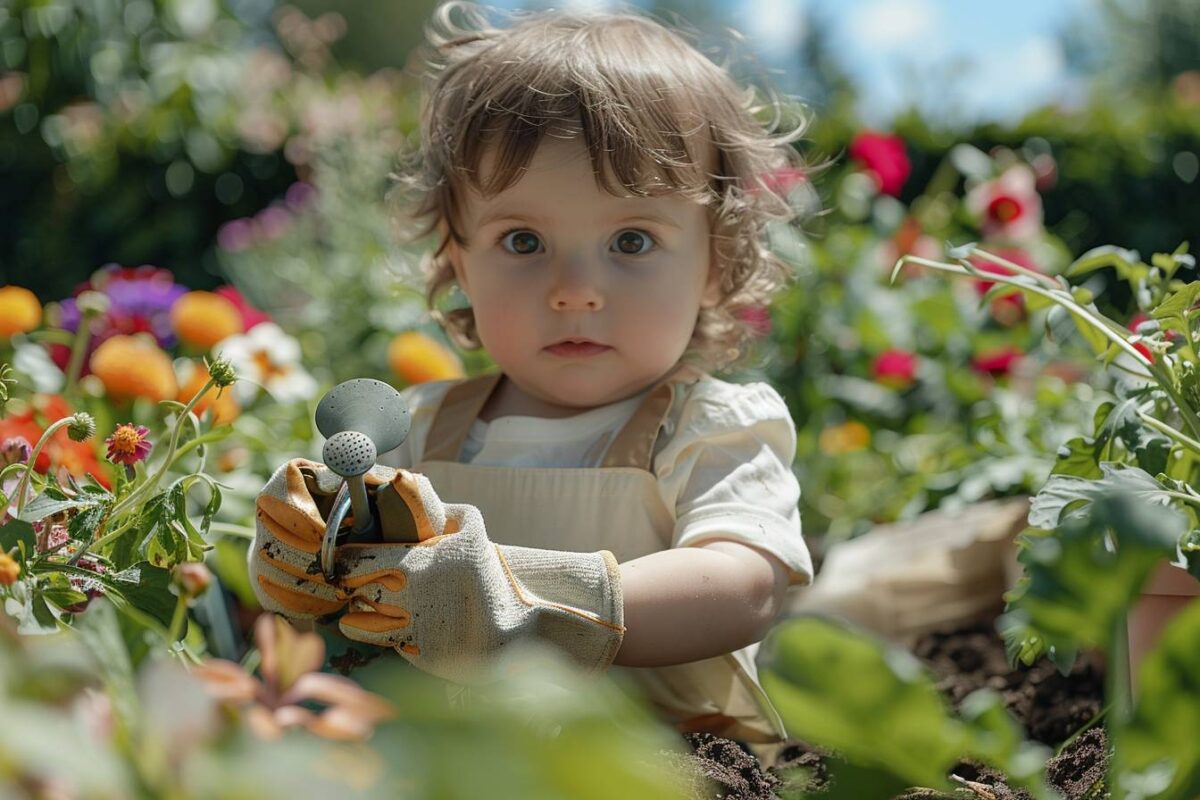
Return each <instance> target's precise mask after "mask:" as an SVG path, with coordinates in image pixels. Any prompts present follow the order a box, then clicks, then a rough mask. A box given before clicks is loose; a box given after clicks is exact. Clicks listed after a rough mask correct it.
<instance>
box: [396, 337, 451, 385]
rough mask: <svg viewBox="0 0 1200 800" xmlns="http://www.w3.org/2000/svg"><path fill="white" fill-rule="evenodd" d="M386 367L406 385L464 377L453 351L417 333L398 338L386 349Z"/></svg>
mask: <svg viewBox="0 0 1200 800" xmlns="http://www.w3.org/2000/svg"><path fill="white" fill-rule="evenodd" d="M387 359H388V364H389V365H390V366H391V368H392V372H394V373H396V375H398V376H399V377H400V378H401V379H403V380H404V381H405V382H407V383H425V382H426V381H440V380H445V379H447V378H461V377H462V376H463V368H462V362H461V361H459V359H458V356H457V355H455V354H454V351H453V350H451V349H450V348H448V347H446V346H445V345H444V344H442V343H441V342H439V341H437V340H436V339H433V338H431V337H429V336H426V335H425V334H423V333H421V332H420V331H405V332H404V333H401V334H397V335H396V337H395V338H394V339H392V341H391V344H389V345H388V352H387Z"/></svg>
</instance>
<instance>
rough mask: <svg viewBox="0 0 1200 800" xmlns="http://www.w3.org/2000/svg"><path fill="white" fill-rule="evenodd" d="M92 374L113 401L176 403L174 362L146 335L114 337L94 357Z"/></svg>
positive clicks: (105, 341) (102, 344)
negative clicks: (135, 398)
mask: <svg viewBox="0 0 1200 800" xmlns="http://www.w3.org/2000/svg"><path fill="white" fill-rule="evenodd" d="M91 368H92V372H93V373H94V374H95V375H96V377H97V378H99V379H100V380H101V382H103V383H104V389H105V391H107V392H108V394H109V396H110V397H112V398H114V399H126V398H132V397H148V398H150V399H151V400H154V401H155V402H158V401H159V400H173V399H175V396H176V393H175V390H176V383H175V370H174V369H172V368H171V358H170V357H169V356H168V355H167V354H166V353H164V352H163V351H162V350H161V349H159V347H158V344H156V343H155V341H154V338H153V337H151V336H146V335H136V336H124V335H118V336H113V337H111V338H109V339H105V340H104V342H102V343H101V344H100V346H99V347H97V348H96V352H94V353H92V360H91Z"/></svg>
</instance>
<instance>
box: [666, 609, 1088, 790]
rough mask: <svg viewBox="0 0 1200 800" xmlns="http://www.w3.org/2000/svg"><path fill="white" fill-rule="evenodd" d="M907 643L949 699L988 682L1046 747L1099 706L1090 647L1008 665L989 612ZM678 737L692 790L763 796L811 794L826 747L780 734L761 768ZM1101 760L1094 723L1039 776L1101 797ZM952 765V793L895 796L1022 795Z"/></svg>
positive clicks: (714, 742)
mask: <svg viewBox="0 0 1200 800" xmlns="http://www.w3.org/2000/svg"><path fill="white" fill-rule="evenodd" d="M913 652H914V654H915V655H917V656H918V657H919V658H920V659H921V660H922V662H924V664H925V665H926V666H927V667H928V668H929V669H930V670H931V671H932V672H933V673H934V675H935V676H936V677H937V686H938V689H939V690H940V691H941V692H942V693H943V695H944V696H945V697H946V698H947V700H948V702H950V703H951V704H953V705H954V706H955V707H956V708H957V706H958V704H959V703H960V702H961V701H962V700H963V698H965V697H966V696H967V695H968V694H970V693H971V692H973V691H975V690H976V689H981V688H985V687H986V688H990V689H993V690H994V691H996V692H999V693H1000V694H1001V695H1002V696H1003V697H1004V701H1005V705H1006V706H1007V707H1008V709H1009V711H1010V712H1011V713H1012V714H1013V716H1014V717H1016V719H1017V720H1018V721H1020V723H1021V724H1022V726H1023V727H1024V728H1025V731H1026V735H1027V737H1028V738H1030V739H1032V740H1036V741H1039V742H1042V743H1043V744H1046V745H1048V746H1049V747H1051V748H1055V749H1057V748H1058V747H1059V746H1061V745H1062V744H1063V743H1064V742H1067V741H1068V740H1070V739H1071V737H1072V736H1075V735H1076V734H1077V733H1079V731H1081V730H1082V729H1083V728H1084V727H1085V726H1086V725H1087V724H1088V723H1089V722H1090V721H1092V720H1093V719H1095V717H1096V716H1097V714H1099V712H1100V709H1101V708H1102V707H1103V687H1104V665H1103V662H1102V659H1101V658H1100V657H1099V656H1098V655H1096V654H1090V653H1085V654H1082V655H1081V656H1080V657H1079V659H1078V660H1077V662H1076V664H1075V666H1074V668H1073V669H1072V671H1071V673H1070V674H1069V675H1065V676H1064V675H1061V674H1059V672H1058V671H1057V670H1056V669H1055V667H1054V666H1053V665H1052V664H1051V663H1050V662H1049V661H1047V660H1045V659H1043V660H1041V661H1039V662H1037V663H1036V664H1034V665H1033V666H1032V667H1023V666H1018V667H1015V668H1013V667H1010V666H1009V664H1008V661H1007V659H1006V657H1005V652H1004V643H1003V641H1001V639H1000V637H999V635H997V634H996V633H995V632H994V630H993V622H992V621H991V620H987V621H981V622H978V623H975V624H971V625H966V626H963V627H960V628H957V629H954V630H949V631H945V632H939V633H933V634H929V635H926V636H924V637H923V638H921V639H920V640H919V641H918V642H917V643H916V645H915V646H914V647H913ZM685 738H686V740H687V742H688V744H689V746H690V747H691V748H692V750H693V752H692V754H691V755H689V756H686V757H685V758H686V760H687V761H688V765H689V766H692V767H694V768H695V770H696V771H697V772H698V773H699V774H700V775H701V776H703V777H704V778H707V780H703V779H700V780H698V781H697V786H698V788H697V790H696V796H697V797H703V798H723V799H724V800H769V799H770V798H775V797H781V796H784V797H786V796H798V795H799V794H800V793H801V792H802V791H804V790H805V788H806V787H807V791H808V792H809V793H810V794H814V795H818V796H819V794H820V793H821V792H822V791H823V790H824V789H825V788H826V787H827V786H828V775H829V770H828V764H827V759H828V753H825V752H822V751H820V750H819V749H817V748H812V747H810V746H808V745H806V744H805V743H803V742H795V741H793V742H789V743H788V744H787V745H786V746H785V747H784V749H783V751H782V752H781V754H780V756H779V759H778V762H777V763H776V765H775V766H774V767H772V768H770V769H767V770H763V769H762V768H761V764H760V763H759V761H758V760H757V759H756V758H755V757H754V756H752V755H750V754H749V753H747V752H746V751H745V750H743V749H742V748H741V747H740V746H738V745H737V744H736V743H734V742H731V741H729V740H727V739H721V738H719V737H715V736H712V735H709V734H688V735H686V736H685ZM1107 764H1108V742H1107V739H1106V738H1105V735H1104V731H1103V729H1102V728H1100V727H1094V728H1091V729H1089V730H1087V731H1086V732H1085V733H1083V734H1082V735H1079V736H1077V738H1075V739H1074V741H1072V742H1071V743H1070V744H1068V745H1067V746H1066V747H1065V748H1063V750H1062V753H1061V754H1059V755H1058V756H1055V757H1054V758H1052V759H1050V760H1049V762H1048V763H1047V776H1048V778H1049V780H1050V781H1051V783H1052V784H1053V785H1054V787H1055V788H1056V789H1057V790H1058V791H1059V792H1060V793H1061V794H1062V795H1063V797H1065V798H1067V800H1082V798H1102V797H1104V796H1105V794H1104V793H1103V791H1102V789H1098V787H1100V785H1101V782H1102V781H1103V779H1104V776H1105V771H1106V769H1107ZM952 775H953V776H956V777H954V778H952V780H954V781H955V782H956V783H959V784H960V785H961V788H960V789H957V790H956V791H955V792H954V793H951V794H947V793H944V792H940V791H937V790H934V789H928V788H921V787H914V788H912V789H910V790H909V791H907V792H905V793H903V794H902V795H900V796H899V798H897V800H940V799H941V798H956V799H957V800H962V798H970V797H979V798H988V800H1007V799H1008V798H1028V795H1027V794H1026V793H1024V792H1023V791H1019V790H1013V789H1011V788H1009V787H1008V785H1007V784H1006V783H1005V780H1004V776H1003V775H1002V774H1000V773H997V772H995V771H994V770H991V769H988V768H986V767H981V766H980V765H977V764H971V763H967V762H964V763H960V764H958V765H956V766H955V768H954V769H953V770H952ZM864 800H873V799H872V798H864Z"/></svg>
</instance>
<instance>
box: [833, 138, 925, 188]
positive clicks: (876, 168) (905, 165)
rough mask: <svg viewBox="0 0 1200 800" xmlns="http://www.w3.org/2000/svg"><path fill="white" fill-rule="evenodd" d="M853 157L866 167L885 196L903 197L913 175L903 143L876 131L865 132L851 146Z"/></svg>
mask: <svg viewBox="0 0 1200 800" xmlns="http://www.w3.org/2000/svg"><path fill="white" fill-rule="evenodd" d="M848 152H849V154H850V157H851V158H853V159H854V160H855V161H857V162H859V163H860V164H862V165H863V167H864V168H865V169H866V170H867V172H868V173H870V175H871V177H872V178H874V179H875V185H876V186H877V187H879V191H881V192H883V193H884V194H890V195H892V196H893V197H895V196H898V195H899V194H900V190H901V189H902V188H903V187H904V182H905V181H907V180H908V175H909V173H910V172H912V165H911V164H910V163H909V161H908V153H907V152H906V151H905V149H904V140H903V139H901V138H900V137H899V136H892V135H890V134H886V133H878V132H876V131H863V132H861V133H859V134H858V135H857V136H855V137H854V141H852V142H850V149H849V151H848Z"/></svg>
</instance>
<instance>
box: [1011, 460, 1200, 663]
mask: <svg viewBox="0 0 1200 800" xmlns="http://www.w3.org/2000/svg"><path fill="white" fill-rule="evenodd" d="M1104 466H1105V468H1106V469H1111V465H1108V464H1106V465H1104ZM1125 472H1128V473H1133V472H1140V470H1136V471H1135V470H1123V471H1121V472H1118V473H1114V474H1115V475H1117V476H1119V475H1121V474H1122V473H1125ZM1142 475H1143V476H1144V477H1145V478H1146V479H1149V481H1151V482H1153V481H1154V479H1153V478H1150V477H1149V476H1148V475H1145V473H1142ZM1110 477H1111V476H1110ZM1055 481H1061V482H1065V481H1072V482H1075V483H1078V484H1089V485H1091V486H1092V487H1093V488H1094V489H1095V490H1096V491H1095V492H1094V493H1093V494H1090V495H1089V497H1088V498H1087V506H1086V508H1085V509H1084V511H1085V512H1086V513H1074V514H1070V515H1068V516H1067V517H1066V519H1065V520H1064V521H1063V523H1062V524H1061V525H1059V526H1058V528H1057V530H1056V531H1054V533H1053V534H1052V535H1044V536H1037V537H1028V538H1025V539H1024V540H1023V541H1022V549H1021V551H1020V552H1019V554H1018V559H1019V560H1020V562H1021V564H1022V565H1023V566H1024V567H1025V576H1026V581H1025V582H1024V583H1023V584H1022V585H1021V586H1020V587H1019V589H1018V590H1017V591H1015V592H1013V593H1012V595H1011V596H1010V603H1009V610H1008V612H1007V613H1006V615H1005V616H1006V617H1008V620H1007V622H1006V627H1008V628H1010V629H1012V630H1017V631H1021V632H1022V635H1025V636H1038V637H1040V638H1043V639H1045V640H1046V641H1047V642H1054V643H1060V642H1068V643H1072V644H1075V645H1078V646H1084V647H1103V648H1106V649H1107V648H1109V647H1111V645H1112V642H1111V638H1112V635H1113V631H1114V630H1115V629H1116V624H1117V620H1118V619H1119V618H1120V617H1121V616H1122V615H1123V614H1124V613H1125V612H1126V609H1128V608H1129V607H1130V605H1132V603H1133V601H1134V598H1136V597H1137V594H1138V592H1139V591H1140V590H1141V587H1142V584H1143V583H1145V581H1146V577H1147V576H1148V575H1149V574H1150V571H1151V570H1152V569H1153V568H1154V567H1155V565H1157V564H1158V563H1159V562H1161V561H1162V560H1163V559H1169V558H1172V557H1174V555H1175V551H1176V547H1177V543H1178V541H1179V539H1180V537H1181V536H1182V535H1183V533H1184V532H1185V531H1186V530H1187V526H1186V518H1185V517H1184V516H1183V515H1182V514H1181V513H1179V512H1178V511H1177V510H1175V509H1174V508H1171V507H1168V506H1164V505H1162V504H1160V503H1159V502H1158V501H1157V500H1155V499H1153V498H1152V496H1151V495H1150V493H1149V492H1144V491H1139V490H1138V489H1137V488H1131V487H1136V486H1137V485H1138V483H1139V482H1140V481H1141V479H1140V478H1136V476H1135V481H1136V482H1135V481H1121V480H1111V481H1105V480H1102V481H1081V480H1079V479H1077V478H1067V477H1064V476H1055V477H1052V478H1051V479H1050V482H1051V483H1053V482H1055ZM1155 486H1157V483H1156V482H1155ZM1159 491H1161V489H1160V490H1159ZM1039 496H1040V495H1039ZM1148 498H1150V499H1148ZM1035 502H1036V499H1035ZM1066 505H1067V503H1066V502H1063V503H1062V504H1061V507H1063V508H1065V507H1066ZM1042 513H1043V514H1044V515H1045V516H1046V517H1049V516H1052V514H1051V513H1050V512H1048V511H1046V509H1042ZM1034 514H1035V512H1034V511H1031V512H1030V522H1031V524H1036V523H1034V522H1033V518H1034Z"/></svg>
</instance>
